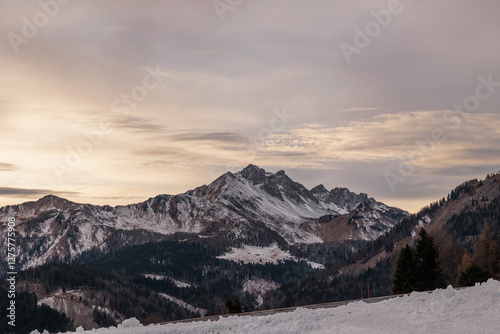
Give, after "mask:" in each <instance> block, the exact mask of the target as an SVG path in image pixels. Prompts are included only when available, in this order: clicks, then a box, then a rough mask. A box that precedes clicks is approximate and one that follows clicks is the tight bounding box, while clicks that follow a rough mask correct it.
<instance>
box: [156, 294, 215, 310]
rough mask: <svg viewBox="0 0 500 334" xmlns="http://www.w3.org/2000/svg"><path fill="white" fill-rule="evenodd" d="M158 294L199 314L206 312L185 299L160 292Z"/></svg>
mask: <svg viewBox="0 0 500 334" xmlns="http://www.w3.org/2000/svg"><path fill="white" fill-rule="evenodd" d="M158 295H160V296H162V297H163V298H165V299H167V300H169V301H171V302H173V303H176V304H177V305H179V306H180V307H182V308H184V309H186V310H188V311H190V312H193V313H199V314H200V315H201V316H205V315H206V314H207V313H208V311H207V310H206V309H204V308H199V307H195V306H193V305H190V304H188V303H186V302H185V301H183V300H181V299H179V298H175V297H172V296H170V295H167V294H166V293H162V292H160V293H159V294H158Z"/></svg>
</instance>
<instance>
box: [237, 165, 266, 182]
mask: <svg viewBox="0 0 500 334" xmlns="http://www.w3.org/2000/svg"><path fill="white" fill-rule="evenodd" d="M240 174H241V176H243V177H244V178H245V179H247V180H248V181H252V182H254V183H259V182H262V181H264V180H265V178H266V171H265V170H264V169H262V168H260V167H258V166H255V165H252V164H250V165H248V166H247V167H245V168H243V169H242V170H241V172H240Z"/></svg>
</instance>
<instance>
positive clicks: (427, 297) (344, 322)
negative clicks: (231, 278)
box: [85, 280, 500, 334]
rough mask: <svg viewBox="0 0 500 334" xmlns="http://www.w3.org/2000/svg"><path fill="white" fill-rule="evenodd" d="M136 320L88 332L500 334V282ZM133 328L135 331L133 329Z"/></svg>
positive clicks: (152, 333)
mask: <svg viewBox="0 0 500 334" xmlns="http://www.w3.org/2000/svg"><path fill="white" fill-rule="evenodd" d="M134 320H135V319H129V320H126V322H124V326H122V325H119V327H120V328H117V329H99V330H95V331H87V332H85V333H105V334H113V333H120V334H134V333H138V334H163V333H165V334H166V333H169V334H170V333H172V334H173V333H176V334H177V333H317V334H323V333H324V334H327V333H328V334H330V333H398V334H400V333H468V334H469V333H499V331H500V282H498V281H494V280H489V281H488V282H487V283H483V284H482V285H479V284H478V285H476V286H475V287H472V288H467V289H464V290H454V289H453V288H451V287H448V289H445V290H436V291H434V292H433V293H418V292H414V293H412V294H411V295H410V296H403V297H400V298H394V299H391V300H386V301H382V302H378V303H372V304H367V303H364V302H362V301H359V302H353V303H350V304H348V305H345V306H341V307H338V308H332V309H318V310H308V309H303V308H302V309H297V310H295V311H294V312H290V313H281V314H275V315H270V316H261V317H251V316H243V317H236V316H231V317H228V318H222V319H220V320H218V321H207V322H194V323H181V324H168V325H162V326H148V327H135V326H140V325H139V324H138V322H135V321H134ZM130 326H134V327H130Z"/></svg>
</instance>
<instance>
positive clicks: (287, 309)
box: [158, 294, 405, 325]
mask: <svg viewBox="0 0 500 334" xmlns="http://www.w3.org/2000/svg"><path fill="white" fill-rule="evenodd" d="M402 296H405V295H404V294H402V295H390V296H383V297H374V298H366V299H363V300H361V299H356V300H345V301H341V302H332V303H323V304H312V305H305V306H293V307H285V308H277V309H272V310H262V311H254V312H245V313H237V314H221V315H211V316H206V317H199V318H191V319H183V320H174V321H168V322H162V323H159V324H158V325H165V324H176V323H183V322H197V321H208V320H219V319H220V318H225V317H229V316H235V315H236V316H240V317H243V316H252V317H260V316H264V315H271V314H276V313H283V312H293V311H295V310H296V309H297V308H307V309H311V310H314V309H318V308H334V307H339V306H342V305H346V304H349V303H352V302H356V301H363V302H365V303H377V302H381V301H383V300H388V299H391V298H397V297H402Z"/></svg>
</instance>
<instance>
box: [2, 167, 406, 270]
mask: <svg viewBox="0 0 500 334" xmlns="http://www.w3.org/2000/svg"><path fill="white" fill-rule="evenodd" d="M323 188H324V187H323ZM313 189H315V191H312V190H308V189H306V188H305V187H304V186H303V185H302V184H300V183H298V182H295V181H293V180H292V179H291V178H290V177H288V175H286V173H285V172H284V171H283V170H280V171H278V172H276V173H270V172H266V171H265V170H264V169H262V168H259V167H258V166H255V165H248V166H247V167H246V168H244V169H242V170H241V171H239V172H236V173H232V172H227V173H225V174H223V175H221V176H220V177H218V178H217V179H215V180H214V181H213V182H211V183H210V184H208V185H203V186H200V187H197V188H195V189H192V190H189V191H187V192H185V193H182V194H177V195H166V194H162V195H157V196H155V197H151V198H149V199H147V200H146V201H143V202H139V203H135V204H128V205H117V206H114V207H112V206H108V205H104V206H102V205H93V204H81V203H76V202H72V201H69V200H67V199H64V198H61V197H58V196H54V195H47V196H44V197H42V198H41V199H39V200H38V201H31V202H26V203H22V204H19V205H14V206H6V207H3V208H0V219H7V217H9V216H12V217H15V218H16V230H17V231H18V233H19V242H20V246H21V254H20V257H19V262H20V263H21V265H22V267H23V268H27V267H31V266H36V265H40V264H43V263H45V262H47V261H49V260H51V259H59V260H64V259H73V258H75V257H76V256H78V255H79V254H81V253H82V252H84V251H87V250H90V249H93V248H98V249H101V250H102V251H108V250H110V246H109V245H110V239H112V238H114V239H113V240H114V241H113V245H118V243H119V242H118V240H116V237H115V235H119V234H120V235H122V236H123V239H124V240H123V242H124V244H128V245H130V244H136V243H144V242H151V241H159V240H164V239H165V238H166V237H169V236H171V235H174V234H176V233H184V234H191V235H194V236H195V237H198V238H222V239H225V240H228V241H229V242H230V243H233V244H235V245H237V244H242V243H246V244H272V243H275V242H276V243H278V244H279V245H281V246H283V247H287V246H289V245H299V244H315V243H323V242H331V241H334V242H339V243H342V242H343V241H345V240H359V241H367V240H373V239H375V238H376V237H378V236H379V235H380V234H382V233H384V232H386V231H387V230H389V229H390V228H391V227H392V226H394V225H395V224H396V223H397V222H398V221H400V220H401V219H402V218H404V217H405V216H406V215H407V214H408V213H406V212H405V211H403V210H400V209H397V208H391V207H389V206H387V205H385V204H383V203H380V202H377V201H375V200H374V199H373V198H368V196H367V195H366V194H355V193H353V192H350V191H349V190H348V189H346V188H334V189H332V190H330V191H326V192H325V191H323V189H322V188H321V187H319V188H318V187H315V188H313ZM324 189H325V190H326V188H324ZM345 215H350V219H349V220H342V223H339V221H336V222H334V220H335V218H338V217H342V216H345ZM324 217H329V218H330V219H326V220H325V218H324ZM134 234H137V235H141V237H138V236H135V235H134Z"/></svg>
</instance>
